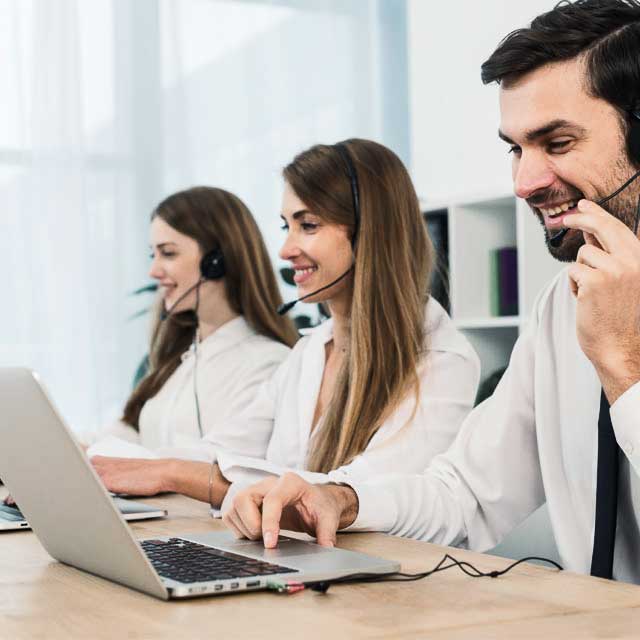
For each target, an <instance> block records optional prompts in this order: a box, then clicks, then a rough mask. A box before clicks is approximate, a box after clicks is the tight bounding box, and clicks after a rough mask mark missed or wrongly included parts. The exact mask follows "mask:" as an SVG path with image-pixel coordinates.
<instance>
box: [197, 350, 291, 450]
mask: <svg viewBox="0 0 640 640" xmlns="http://www.w3.org/2000/svg"><path fill="white" fill-rule="evenodd" d="M286 367H287V361H286V360H285V362H283V363H281V364H280V367H278V368H277V369H276V371H275V373H273V375H271V376H270V377H268V378H267V379H266V380H265V379H264V375H265V372H264V370H263V368H256V369H254V370H253V371H252V372H251V374H249V375H248V376H247V384H246V385H245V388H244V390H243V392H242V393H240V394H238V398H234V400H233V401H232V402H231V403H230V404H231V405H232V407H233V408H232V409H231V410H227V409H225V410H224V412H223V414H222V416H221V417H220V418H218V419H216V424H215V425H213V426H212V427H211V428H210V429H209V430H208V431H207V433H206V434H205V436H204V439H203V444H205V445H207V448H208V450H209V451H210V453H211V460H212V461H213V460H215V459H217V458H218V452H226V453H227V454H235V455H239V456H248V457H255V458H264V456H265V454H266V452H267V446H268V445H269V439H270V438H271V432H272V431H273V420H274V415H275V406H276V398H277V389H278V384H279V380H280V378H281V377H282V375H283V374H284V370H285V369H286ZM271 370H273V366H271ZM232 411H235V412H236V413H235V414H234V413H232Z"/></svg>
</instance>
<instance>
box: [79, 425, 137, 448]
mask: <svg viewBox="0 0 640 640" xmlns="http://www.w3.org/2000/svg"><path fill="white" fill-rule="evenodd" d="M109 436H114V437H116V438H120V439H121V440H126V441H127V442H133V443H135V444H138V443H139V442H140V434H139V433H138V431H137V430H136V429H134V428H133V427H132V426H131V425H130V424H127V423H126V422H123V421H122V420H117V421H116V422H114V423H113V424H110V425H108V426H106V427H103V428H102V429H98V430H97V431H93V432H89V433H86V432H85V433H82V434H81V436H80V438H79V440H80V441H81V442H82V444H85V445H87V446H90V445H92V444H95V443H96V442H98V441H100V440H103V439H104V438H107V437H109Z"/></svg>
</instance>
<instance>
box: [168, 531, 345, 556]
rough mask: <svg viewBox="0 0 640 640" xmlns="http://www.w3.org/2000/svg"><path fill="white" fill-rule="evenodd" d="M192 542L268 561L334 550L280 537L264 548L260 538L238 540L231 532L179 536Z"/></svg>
mask: <svg viewBox="0 0 640 640" xmlns="http://www.w3.org/2000/svg"><path fill="white" fill-rule="evenodd" d="M180 537H182V538H186V539H188V540H193V542H199V543H200V544H206V545H209V546H212V547H217V548H219V549H223V550H225V551H231V552H232V553H239V554H242V555H246V556H251V557H254V558H261V559H265V560H268V561H269V562H275V563H277V562H282V561H283V560H284V559H285V558H291V557H294V556H310V555H316V554H327V553H333V552H334V551H335V550H334V549H332V548H328V547H320V546H319V545H317V544H314V543H312V542H304V541H303V540H295V539H293V538H287V537H282V536H281V537H280V539H279V541H278V546H277V547H276V548H275V549H265V548H264V545H263V543H262V540H258V541H257V542H254V541H252V540H238V539H237V538H235V537H234V536H233V535H232V534H231V533H228V532H224V533H218V532H216V533H203V534H193V535H192V534H187V535H182V536H180Z"/></svg>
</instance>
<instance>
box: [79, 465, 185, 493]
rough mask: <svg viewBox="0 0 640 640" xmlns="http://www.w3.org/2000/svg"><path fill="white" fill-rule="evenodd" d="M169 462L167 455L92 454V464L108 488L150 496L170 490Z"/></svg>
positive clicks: (115, 491)
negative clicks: (158, 457) (151, 457)
mask: <svg viewBox="0 0 640 640" xmlns="http://www.w3.org/2000/svg"><path fill="white" fill-rule="evenodd" d="M172 462H173V461H172V460H170V459H159V460H143V459H138V458H109V457H106V456H94V457H93V458H91V464H93V467H94V468H95V470H96V472H97V473H98V475H99V476H100V479H101V480H102V482H103V483H104V485H105V487H106V488H107V489H108V490H109V491H113V493H126V494H129V495H132V496H153V495H155V494H157V493H163V492H165V491H170V490H171V488H170V486H169V478H170V475H171V468H172Z"/></svg>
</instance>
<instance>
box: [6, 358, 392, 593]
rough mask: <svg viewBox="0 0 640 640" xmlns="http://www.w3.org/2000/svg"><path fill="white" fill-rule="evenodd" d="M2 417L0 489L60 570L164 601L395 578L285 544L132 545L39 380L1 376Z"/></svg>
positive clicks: (212, 538)
mask: <svg viewBox="0 0 640 640" xmlns="http://www.w3.org/2000/svg"><path fill="white" fill-rule="evenodd" d="M0 411H1V412H2V419H1V420H0V443H2V446H0V469H2V479H3V480H4V481H5V482H6V484H7V486H8V488H9V490H10V491H11V493H12V495H13V496H14V498H15V499H16V501H17V502H18V504H19V505H20V508H21V510H22V512H23V513H24V515H25V516H26V518H27V520H28V521H29V523H30V524H31V526H32V528H33V530H34V532H35V533H36V535H37V536H38V538H39V539H40V541H41V542H42V544H43V546H44V547H45V549H46V550H47V551H48V552H49V554H50V555H51V556H53V557H54V558H56V559H57V560H59V561H60V562H64V563H66V564H69V565H71V566H74V567H77V568H78V569H83V570H84V571H88V572H90V573H93V574H96V575H98V576H102V577H103V578H107V579H109V580H113V581H114V582H118V583H120V584H123V585H126V586H128V587H131V588H133V589H137V590H139V591H143V592H144V593H148V594H149V595H153V596H156V597H157V598H162V599H164V600H168V599H172V598H188V597H194V596H202V595H210V594H223V593H224V594H226V593H230V592H232V593H238V592H240V591H248V590H257V589H265V588H267V587H268V585H269V583H271V582H276V583H282V582H288V581H295V582H313V581H319V580H329V579H333V578H338V577H340V576H343V575H348V574H352V573H387V572H392V571H398V570H399V568H400V565H399V564H398V563H397V562H392V561H389V560H384V559H381V558H375V557H373V556H369V555H365V554H362V553H354V552H352V551H345V550H342V549H329V548H325V547H320V546H318V545H316V544H314V543H311V542H303V541H300V540H295V539H292V538H284V537H283V538H281V539H280V542H279V544H278V547H277V548H276V549H264V547H263V545H262V543H261V542H251V541H248V540H236V539H235V538H234V537H233V536H232V535H231V534H230V533H228V532H222V533H219V532H212V533H205V534H202V533H198V534H183V535H177V536H174V537H158V538H154V539H151V540H141V541H137V540H136V539H135V538H134V537H133V534H132V533H131V531H130V529H129V527H127V525H126V524H125V521H124V519H123V518H122V515H121V514H120V512H119V511H118V509H117V508H116V507H115V505H114V503H113V501H112V500H111V498H110V497H109V494H108V493H107V491H106V490H105V488H104V486H103V484H102V483H101V482H100V479H99V478H98V476H97V475H96V473H95V471H94V469H93V467H92V466H91V464H90V463H89V462H88V461H87V459H86V457H85V455H84V454H83V452H82V450H81V449H80V447H79V446H78V445H77V443H76V441H75V439H74V438H73V437H72V436H71V433H70V432H69V430H68V429H67V427H66V426H65V424H64V422H63V420H62V418H61V417H60V415H59V414H58V412H57V411H56V410H55V408H54V407H53V405H52V403H51V401H50V400H49V398H48V396H47V394H46V392H45V390H44V388H43V387H42V385H41V384H40V382H39V380H38V378H37V376H36V374H34V373H33V372H31V371H29V370H28V369H22V368H2V369H0ZM60 514H64V517H60Z"/></svg>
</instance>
